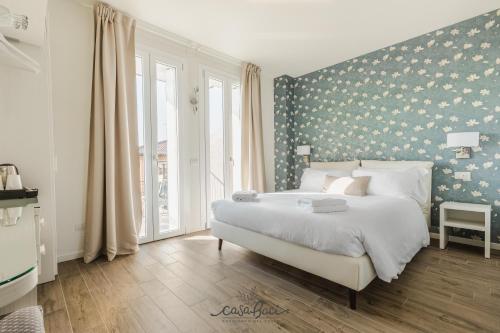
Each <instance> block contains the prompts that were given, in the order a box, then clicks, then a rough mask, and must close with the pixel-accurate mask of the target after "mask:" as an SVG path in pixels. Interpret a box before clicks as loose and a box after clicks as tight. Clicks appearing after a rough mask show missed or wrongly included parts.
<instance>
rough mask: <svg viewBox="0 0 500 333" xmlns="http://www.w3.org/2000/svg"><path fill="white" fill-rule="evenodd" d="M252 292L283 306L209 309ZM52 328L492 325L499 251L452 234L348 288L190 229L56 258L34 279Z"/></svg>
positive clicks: (498, 320)
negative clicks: (395, 268) (350, 292)
mask: <svg viewBox="0 0 500 333" xmlns="http://www.w3.org/2000/svg"><path fill="white" fill-rule="evenodd" d="M249 295H250V296H251V297H250V298H252V299H253V298H255V299H258V300H260V301H262V302H264V303H265V304H266V305H267V306H271V307H274V308H277V309H281V310H283V309H286V310H288V312H285V313H283V314H280V315H274V316H264V317H261V318H259V319H252V318H248V317H244V318H242V319H238V320H232V319H227V318H222V316H211V313H212V314H215V313H217V312H219V311H220V310H221V309H222V307H223V306H225V305H229V306H237V307H238V306H239V305H240V304H242V303H245V301H248V302H247V303H248V304H250V303H252V302H253V300H252V299H250V300H249V299H248V298H249ZM38 299H39V303H40V304H41V305H43V308H44V312H45V328H46V331H47V332H48V333H51V332H93V333H100V332H277V331H279V332H320V331H321V332H415V331H418V332H500V256H499V255H498V254H493V255H492V258H491V259H490V260H487V259H484V258H483V257H482V252H481V249H479V248H473V247H460V246H458V245H453V244H450V248H448V249H447V250H444V251H442V250H439V249H437V248H436V247H429V248H426V249H423V250H422V251H421V252H420V253H419V254H418V255H417V256H416V257H415V258H414V260H413V261H412V262H411V263H410V264H409V265H407V267H406V269H405V271H404V273H403V274H402V276H401V277H400V279H398V280H395V281H393V282H392V283H391V284H387V283H384V282H382V281H379V280H375V281H373V282H372V283H371V284H370V285H369V286H368V287H367V288H366V289H365V290H364V291H363V292H361V294H360V295H359V297H358V310H357V311H352V310H350V309H349V308H348V307H347V289H346V288H343V287H340V286H338V285H335V284H333V283H330V282H328V281H325V280H323V279H321V278H318V277H315V276H312V275H310V274H307V273H305V272H302V271H299V270H297V269H293V268H291V267H288V266H285V265H283V264H280V263H278V262H275V261H272V260H270V259H267V258H265V257H262V256H259V255H256V254H254V253H251V252H250V251H247V250H245V249H242V248H240V247H238V246H236V245H233V244H230V243H227V242H224V245H223V248H222V252H220V253H219V252H218V251H217V240H216V239H214V238H212V237H211V236H210V235H209V234H208V233H198V234H194V235H188V236H185V237H179V238H174V239H169V240H165V241H159V242H154V243H150V244H147V245H143V246H141V251H140V252H139V253H138V254H136V255H131V256H124V257H120V258H118V259H116V260H115V261H113V262H106V261H104V260H100V261H97V262H94V263H92V264H89V265H85V264H83V263H82V262H81V260H74V261H69V262H65V263H62V264H59V276H58V278H57V279H56V280H55V281H54V282H50V283H46V284H43V285H41V286H39V288H38Z"/></svg>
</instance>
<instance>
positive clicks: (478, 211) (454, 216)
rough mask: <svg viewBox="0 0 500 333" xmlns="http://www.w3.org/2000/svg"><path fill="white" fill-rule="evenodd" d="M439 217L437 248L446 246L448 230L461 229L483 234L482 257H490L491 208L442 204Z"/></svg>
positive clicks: (453, 203) (464, 204)
mask: <svg viewBox="0 0 500 333" xmlns="http://www.w3.org/2000/svg"><path fill="white" fill-rule="evenodd" d="M439 209H440V216H439V221H440V222H439V247H440V248H441V249H444V248H446V245H447V244H448V229H447V228H449V227H451V228H462V229H469V230H477V231H482V232H484V257H485V258H489V257H490V243H491V206H490V205H481V204H472V203H465V202H451V201H447V202H443V203H442V204H441V205H440V206H439Z"/></svg>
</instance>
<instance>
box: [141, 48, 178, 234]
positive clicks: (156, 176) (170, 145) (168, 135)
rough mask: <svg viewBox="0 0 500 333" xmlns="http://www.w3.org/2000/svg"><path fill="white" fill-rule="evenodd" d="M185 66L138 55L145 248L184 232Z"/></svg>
mask: <svg viewBox="0 0 500 333" xmlns="http://www.w3.org/2000/svg"><path fill="white" fill-rule="evenodd" d="M181 70H182V64H180V63H178V62H176V61H173V60H171V59H168V58H165V57H160V56H157V55H155V54H152V53H150V52H149V53H148V52H140V51H139V52H137V56H136V83H137V110H138V120H139V121H138V126H139V128H138V129H139V131H138V132H139V156H140V161H141V166H140V169H141V174H140V176H141V195H142V212H143V215H142V216H143V217H142V222H143V223H142V226H141V230H140V232H139V237H140V241H141V243H144V242H149V241H153V240H158V239H163V238H167V237H172V236H177V235H180V234H183V233H184V232H185V230H184V228H183V226H182V225H181V221H180V219H179V144H178V113H179V103H178V100H179V85H180V84H179V81H180V80H179V76H180V75H179V73H180V71H181Z"/></svg>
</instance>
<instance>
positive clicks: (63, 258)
mask: <svg viewBox="0 0 500 333" xmlns="http://www.w3.org/2000/svg"><path fill="white" fill-rule="evenodd" d="M78 258H83V250H80V251H75V252H69V253H64V254H60V255H58V256H57V262H58V263H60V262H63V261H69V260H73V259H78Z"/></svg>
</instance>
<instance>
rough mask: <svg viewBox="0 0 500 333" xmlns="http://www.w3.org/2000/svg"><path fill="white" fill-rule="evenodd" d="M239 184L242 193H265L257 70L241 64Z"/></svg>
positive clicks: (250, 65)
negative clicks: (244, 190) (251, 191)
mask: <svg viewBox="0 0 500 333" xmlns="http://www.w3.org/2000/svg"><path fill="white" fill-rule="evenodd" d="M241 92H242V104H241V106H242V109H241V111H242V116H241V125H242V126H241V132H242V133H241V135H242V138H241V178H242V179H241V180H242V186H243V189H249V190H256V191H258V192H264V191H265V179H266V177H265V174H264V141H263V136H262V104H261V98H260V68H259V67H258V66H256V65H254V64H250V63H244V64H243V65H242V70H241Z"/></svg>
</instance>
